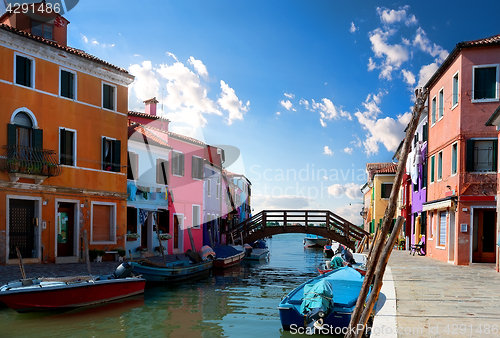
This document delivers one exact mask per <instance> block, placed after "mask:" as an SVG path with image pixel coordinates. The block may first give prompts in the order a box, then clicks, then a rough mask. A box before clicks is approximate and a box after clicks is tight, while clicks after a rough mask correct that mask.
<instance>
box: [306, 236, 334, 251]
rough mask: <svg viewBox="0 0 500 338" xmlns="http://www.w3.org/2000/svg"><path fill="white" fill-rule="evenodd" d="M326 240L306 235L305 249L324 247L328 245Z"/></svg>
mask: <svg viewBox="0 0 500 338" xmlns="http://www.w3.org/2000/svg"><path fill="white" fill-rule="evenodd" d="M328 242H329V241H328V238H324V237H321V236H318V235H311V234H308V235H307V236H306V237H305V238H304V246H305V247H306V248H323V247H324V246H325V245H328Z"/></svg>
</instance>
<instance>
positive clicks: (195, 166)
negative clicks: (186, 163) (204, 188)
mask: <svg viewBox="0 0 500 338" xmlns="http://www.w3.org/2000/svg"><path fill="white" fill-rule="evenodd" d="M191 177H192V178H196V179H198V180H202V179H203V159H202V158H201V157H198V156H193V158H192V161H191Z"/></svg>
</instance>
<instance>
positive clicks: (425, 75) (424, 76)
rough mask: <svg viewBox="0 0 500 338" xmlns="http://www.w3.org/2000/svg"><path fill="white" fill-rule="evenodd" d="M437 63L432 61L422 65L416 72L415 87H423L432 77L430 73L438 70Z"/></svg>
mask: <svg viewBox="0 0 500 338" xmlns="http://www.w3.org/2000/svg"><path fill="white" fill-rule="evenodd" d="M438 68H439V65H438V63H437V62H433V63H431V64H429V65H425V66H422V68H420V72H419V73H418V84H417V87H423V86H425V84H426V83H427V81H429V79H430V78H431V77H432V75H433V74H434V73H435V72H436V71H437V70H438Z"/></svg>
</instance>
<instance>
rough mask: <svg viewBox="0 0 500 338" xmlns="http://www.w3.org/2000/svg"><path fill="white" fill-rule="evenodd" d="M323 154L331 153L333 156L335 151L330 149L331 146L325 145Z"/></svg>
mask: <svg viewBox="0 0 500 338" xmlns="http://www.w3.org/2000/svg"><path fill="white" fill-rule="evenodd" d="M323 154H324V155H330V156H332V155H333V151H332V150H331V149H330V147H328V146H325V147H324V148H323Z"/></svg>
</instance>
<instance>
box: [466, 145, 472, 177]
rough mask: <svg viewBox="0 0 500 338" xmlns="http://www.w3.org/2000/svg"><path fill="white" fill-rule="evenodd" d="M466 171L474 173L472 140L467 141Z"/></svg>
mask: <svg viewBox="0 0 500 338" xmlns="http://www.w3.org/2000/svg"><path fill="white" fill-rule="evenodd" d="M466 156H467V160H466V170H467V171H474V140H467V153H466Z"/></svg>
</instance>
